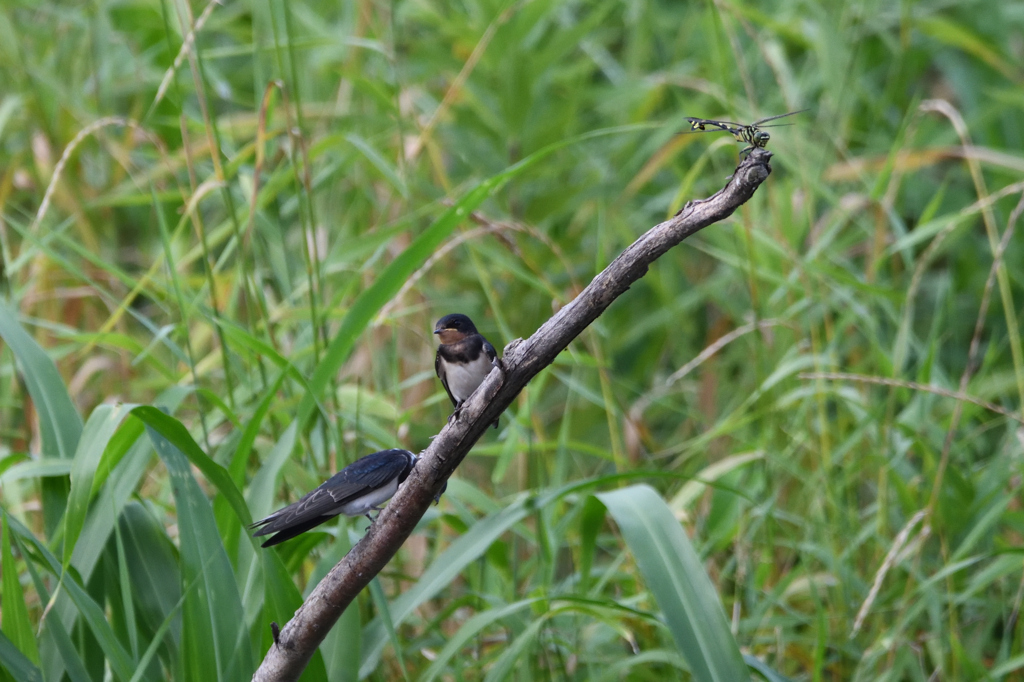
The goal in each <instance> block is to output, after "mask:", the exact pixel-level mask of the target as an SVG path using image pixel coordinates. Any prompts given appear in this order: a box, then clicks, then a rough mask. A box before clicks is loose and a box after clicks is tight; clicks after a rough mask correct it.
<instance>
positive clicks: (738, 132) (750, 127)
mask: <svg viewBox="0 0 1024 682" xmlns="http://www.w3.org/2000/svg"><path fill="white" fill-rule="evenodd" d="M805 111H807V109H801V110H800V111H791V112H789V113H788V114H779V115H778V116H769V117H767V118H762V119H759V120H757V121H754V122H753V123H734V122H733V121H716V120H714V119H710V118H687V119H686V120H687V121H689V122H690V132H698V133H707V132H715V131H720V132H724V133H730V134H732V135H733V136H734V137H735V138H736V139H737V140H740V141H741V142H746V143H747V145H748V146H747V147H746V149H743V150H742V151H740V156H743V155H744V154H747V153H749V152H752V151H753V150H755V149H764V148H765V147H767V146H768V140H770V139H771V138H772V136H771V135H770V134H768V132H766V131H764V130H761V128H762V127H764V128H771V127H772V126H765V125H764V124H765V123H767V122H768V121H774V120H775V119H777V118H785V117H786V116H792V115H794V114H801V113H803V112H805ZM774 125H789V124H788V123H776V124H774Z"/></svg>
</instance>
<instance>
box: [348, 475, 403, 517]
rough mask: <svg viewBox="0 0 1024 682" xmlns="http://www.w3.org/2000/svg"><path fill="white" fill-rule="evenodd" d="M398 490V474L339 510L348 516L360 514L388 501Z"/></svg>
mask: <svg viewBox="0 0 1024 682" xmlns="http://www.w3.org/2000/svg"><path fill="white" fill-rule="evenodd" d="M397 491H398V476H395V477H394V478H393V479H391V482H390V483H388V484H387V485H385V486H384V487H382V488H377V489H376V490H371V491H370V492H368V493H366V494H365V495H363V496H362V497H357V498H356V499H354V500H350V501H349V502H346V503H345V504H343V505H341V506H340V507H338V511H339V512H341V513H342V514H346V515H348V516H360V515H362V514H365V513H366V512H368V511H370V510H371V509H375V508H376V507H377V506H379V505H381V504H383V503H384V502H387V501H388V500H390V499H391V497H392V496H393V495H394V494H395V493H396V492H397ZM336 513H337V512H336Z"/></svg>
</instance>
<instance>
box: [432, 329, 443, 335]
mask: <svg viewBox="0 0 1024 682" xmlns="http://www.w3.org/2000/svg"><path fill="white" fill-rule="evenodd" d="M443 331H444V330H443V329H435V330H434V333H435V334H440V333H441V332H443Z"/></svg>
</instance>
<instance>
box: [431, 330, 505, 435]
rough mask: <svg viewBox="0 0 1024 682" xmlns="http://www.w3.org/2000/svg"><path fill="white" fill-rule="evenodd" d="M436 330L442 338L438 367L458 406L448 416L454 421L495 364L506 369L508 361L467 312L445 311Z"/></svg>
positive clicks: (454, 402)
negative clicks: (505, 361)
mask: <svg viewBox="0 0 1024 682" xmlns="http://www.w3.org/2000/svg"><path fill="white" fill-rule="evenodd" d="M434 333H435V334H437V337H438V339H440V341H441V345H439V346H438V347H437V355H436V356H435V357H434V371H435V372H437V378H439V379H440V380H441V384H442V385H443V386H444V390H445V391H446V392H447V393H448V397H449V398H451V399H452V405H454V406H455V411H454V412H452V416H451V417H449V418H448V420H449V421H451V419H452V417H455V416H456V415H458V413H459V410H461V409H462V403H464V402H466V400H468V399H469V396H471V395H473V391H475V390H476V389H477V387H478V386H480V384H482V383H483V381H484V379H485V378H487V375H488V374H490V373H491V368H492V367H498V368H499V369H501V370H502V371H504V365H502V362H501V360H500V359H498V354H497V353H496V352H495V350H494V346H492V345H491V344H490V343H489V342H488V341H487V339H485V338H484V337H483V336H482V335H481V334H480V332H478V331H477V330H476V326H475V325H474V324H473V321H472V320H470V319H469V318H468V317H466V316H465V315H459V314H458V313H456V314H454V315H445V316H444V317H442V318H441V319H440V320H438V321H437V324H436V325H435V326H434ZM494 428H498V420H497V419H495V420H494Z"/></svg>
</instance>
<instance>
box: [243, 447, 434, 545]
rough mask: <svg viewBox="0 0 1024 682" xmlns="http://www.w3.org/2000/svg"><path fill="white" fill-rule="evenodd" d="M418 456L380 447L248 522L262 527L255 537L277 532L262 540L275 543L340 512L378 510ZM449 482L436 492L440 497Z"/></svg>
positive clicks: (269, 543)
mask: <svg viewBox="0 0 1024 682" xmlns="http://www.w3.org/2000/svg"><path fill="white" fill-rule="evenodd" d="M416 460H417V457H416V455H414V454H412V453H411V452H409V451H408V450H399V449H397V448H395V449H391V450H381V451H380V452H375V453H373V454H372V455H367V456H366V457H363V458H361V459H357V460H356V461H354V462H352V463H351V464H349V465H348V466H347V467H345V468H344V469H342V470H341V471H339V472H338V473H336V474H335V475H334V476H331V478H329V479H328V480H327V481H325V482H324V483H323V484H322V485H321V486H320V487H319V488H317V489H316V490H314V491H313V492H311V493H308V494H306V495H304V496H303V497H302V499H301V500H299V501H298V502H296V503H295V504H290V505H288V506H287V507H285V508H284V509H280V510H278V511H276V512H274V513H273V514H271V515H270V516H268V517H267V518H265V519H263V520H261V521H257V522H256V523H254V524H252V525H251V526H249V527H250V528H259V530H258V531H256V532H255V533H253V537H258V536H260V535H269V534H270V533H277V535H275V536H274V537H272V538H270V539H269V540H267V541H266V542H264V543H263V546H264V547H272V546H273V545H276V544H278V543H280V542H284V541H285V540H291V539H292V538H294V537H295V536H297V535H300V534H301V533H305V532H306V531H307V530H310V529H311V528H315V527H316V526H319V525H320V524H321V523H324V522H325V521H329V520H330V519H332V518H334V517H335V516H337V515H338V514H345V515H347V516H359V515H360V514H365V515H366V518H368V519H370V520H371V521H372V520H373V518H372V517H371V516H370V514H369V512H370V511H371V510H375V511H379V510H380V507H379V506H378V505H380V504H382V503H384V502H386V501H387V500H389V499H391V496H392V495H394V494H395V492H397V491H398V486H399V485H400V484H401V483H402V482H403V481H405V479H406V477H407V476H408V475H409V472H411V471H412V468H413V466H414V465H415V464H416ZM447 487H448V484H447V483H445V486H444V488H442V489H441V492H440V493H438V494H437V497H435V498H434V501H435V502H436V501H438V500H439V499H440V498H441V493H443V492H444V490H445V488H447Z"/></svg>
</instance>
